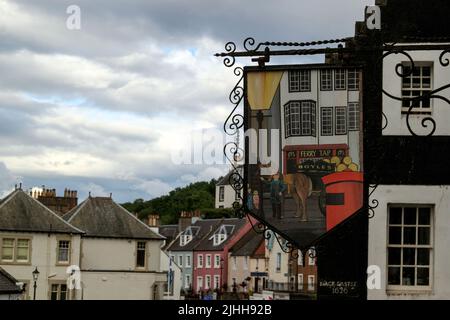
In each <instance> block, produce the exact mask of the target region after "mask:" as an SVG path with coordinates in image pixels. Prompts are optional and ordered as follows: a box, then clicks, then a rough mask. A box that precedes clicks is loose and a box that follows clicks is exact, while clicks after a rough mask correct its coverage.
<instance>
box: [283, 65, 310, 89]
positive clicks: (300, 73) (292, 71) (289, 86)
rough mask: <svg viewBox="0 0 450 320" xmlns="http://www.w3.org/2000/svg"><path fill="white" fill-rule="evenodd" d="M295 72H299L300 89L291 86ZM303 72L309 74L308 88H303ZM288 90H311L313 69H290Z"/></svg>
mask: <svg viewBox="0 0 450 320" xmlns="http://www.w3.org/2000/svg"><path fill="white" fill-rule="evenodd" d="M294 72H298V90H295V89H292V88H291V76H292V74H293V73H294ZM302 72H305V73H306V74H307V75H308V88H307V89H302ZM288 91H289V92H311V70H309V69H299V70H289V72H288Z"/></svg>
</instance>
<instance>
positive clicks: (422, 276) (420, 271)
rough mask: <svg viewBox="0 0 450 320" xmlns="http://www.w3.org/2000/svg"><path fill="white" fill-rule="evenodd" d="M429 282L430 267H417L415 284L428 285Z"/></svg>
mask: <svg viewBox="0 0 450 320" xmlns="http://www.w3.org/2000/svg"><path fill="white" fill-rule="evenodd" d="M429 284H430V269H429V268H417V285H418V286H428V285H429Z"/></svg>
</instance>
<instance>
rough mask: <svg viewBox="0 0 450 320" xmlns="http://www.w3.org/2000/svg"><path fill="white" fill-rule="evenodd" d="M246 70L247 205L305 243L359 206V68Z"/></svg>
mask: <svg viewBox="0 0 450 320" xmlns="http://www.w3.org/2000/svg"><path fill="white" fill-rule="evenodd" d="M244 71H245V72H244V74H245V100H244V101H245V106H244V118H245V129H246V137H247V144H246V170H245V173H246V181H247V185H246V194H245V201H244V202H245V205H246V207H247V209H248V210H249V211H250V212H251V214H252V215H254V216H257V217H259V218H260V219H262V220H264V221H265V222H266V223H267V224H269V225H270V226H272V227H273V228H274V229H275V230H276V231H278V232H280V233H281V234H282V235H287V236H288V237H289V238H290V239H292V240H293V241H295V243H296V244H297V245H298V246H299V247H305V248H306V247H308V246H309V245H311V244H312V243H314V241H315V240H316V239H318V238H319V237H320V236H322V235H323V234H325V233H326V232H328V231H330V230H331V229H333V228H334V227H335V226H337V225H338V224H339V223H341V222H342V221H343V220H345V219H346V218H348V217H349V216H351V215H352V214H353V213H355V212H356V211H357V210H358V209H359V208H360V207H361V206H362V172H361V167H362V163H361V159H362V153H361V147H360V146H361V143H362V140H361V137H360V118H361V117H360V114H361V104H360V102H361V101H362V99H361V93H360V90H359V89H360V78H361V77H360V70H359V69H358V68H357V67H342V66H333V65H329V64H315V65H292V66H270V67H265V68H258V67H246V68H245V69H244Z"/></svg>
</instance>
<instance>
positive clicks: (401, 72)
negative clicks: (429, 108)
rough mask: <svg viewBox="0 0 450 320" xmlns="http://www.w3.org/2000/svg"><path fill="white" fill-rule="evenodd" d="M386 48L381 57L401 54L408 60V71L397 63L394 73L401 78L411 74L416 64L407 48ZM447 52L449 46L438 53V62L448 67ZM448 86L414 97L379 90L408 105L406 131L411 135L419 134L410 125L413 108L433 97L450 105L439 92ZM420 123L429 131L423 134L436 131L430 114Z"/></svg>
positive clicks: (448, 100) (448, 86)
mask: <svg viewBox="0 0 450 320" xmlns="http://www.w3.org/2000/svg"><path fill="white" fill-rule="evenodd" d="M388 48H389V50H388V51H386V52H385V53H383V57H382V58H383V59H385V58H386V57H388V56H390V55H402V56H404V57H405V58H406V60H407V61H408V64H409V67H410V68H409V69H408V71H405V68H404V65H403V64H402V63H398V64H396V66H395V74H396V75H397V76H398V77H400V78H402V79H404V78H407V77H410V76H412V74H413V72H414V69H415V66H416V63H415V61H414V59H413V58H412V56H411V54H410V53H408V52H407V50H404V49H402V48H401V47H395V46H389V47H388ZM449 53H450V48H449V49H444V50H443V51H442V52H441V53H440V55H439V64H440V65H441V66H442V67H448V66H449V65H450V60H449V58H446V57H445V55H446V54H449ZM448 88H450V83H449V84H446V85H443V86H441V87H440V88H437V89H434V90H430V91H429V92H426V93H423V94H421V95H418V96H415V97H403V96H396V95H394V94H392V93H390V92H388V91H386V90H385V89H384V88H382V89H381V91H382V92H383V94H384V95H386V96H387V97H389V98H391V99H393V100H397V101H401V102H402V103H403V102H406V103H408V105H409V107H408V110H407V111H406V126H407V128H408V131H409V132H410V133H411V135H413V136H419V134H418V133H416V132H415V131H414V129H413V128H412V125H411V120H412V118H411V116H412V115H414V114H415V112H414V108H415V107H417V106H419V104H420V103H421V102H423V101H431V100H433V99H436V100H441V101H444V102H446V103H447V104H448V105H450V99H448V98H446V97H444V96H443V95H442V94H441V92H442V91H444V90H446V89H448ZM386 120H387V119H386ZM420 125H421V126H422V128H425V129H428V130H429V132H428V133H427V134H425V136H432V135H434V133H435V131H436V121H435V120H434V119H433V117H431V116H430V115H426V116H424V117H423V118H422V119H421V121H420ZM386 127H387V121H386V123H385V125H384V126H383V129H385V128H386Z"/></svg>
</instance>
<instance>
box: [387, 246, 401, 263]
mask: <svg viewBox="0 0 450 320" xmlns="http://www.w3.org/2000/svg"><path fill="white" fill-rule="evenodd" d="M400 256H401V249H400V248H389V251H388V264H389V265H400Z"/></svg>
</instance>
